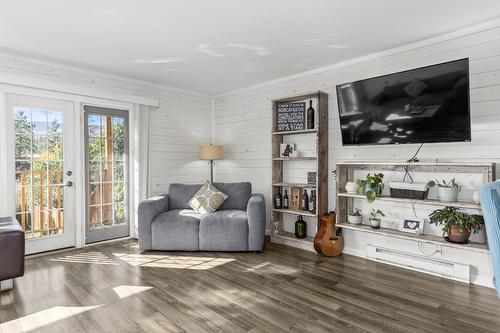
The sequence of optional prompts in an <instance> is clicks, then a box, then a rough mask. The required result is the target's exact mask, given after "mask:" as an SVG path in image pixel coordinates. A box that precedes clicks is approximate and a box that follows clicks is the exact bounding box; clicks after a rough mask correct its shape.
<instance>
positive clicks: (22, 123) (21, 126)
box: [14, 108, 31, 141]
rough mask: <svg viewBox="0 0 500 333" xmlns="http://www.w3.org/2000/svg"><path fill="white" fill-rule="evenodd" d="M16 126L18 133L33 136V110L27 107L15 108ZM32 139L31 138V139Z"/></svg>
mask: <svg viewBox="0 0 500 333" xmlns="http://www.w3.org/2000/svg"><path fill="white" fill-rule="evenodd" d="M14 128H15V131H16V134H18V135H21V136H23V135H24V136H30V137H31V111H30V109H27V108H15V111H14ZM30 141H31V139H30Z"/></svg>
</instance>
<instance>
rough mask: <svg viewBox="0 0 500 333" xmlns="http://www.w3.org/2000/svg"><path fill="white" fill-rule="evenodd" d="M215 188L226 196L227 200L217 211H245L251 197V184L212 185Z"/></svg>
mask: <svg viewBox="0 0 500 333" xmlns="http://www.w3.org/2000/svg"><path fill="white" fill-rule="evenodd" d="M214 185H215V187H217V188H218V189H219V190H221V191H222V192H224V193H226V194H227V195H228V198H227V199H226V201H224V203H223V204H222V206H221V207H220V208H219V210H225V209H238V210H246V209H247V204H248V200H249V199H250V196H251V195H252V184H251V183H249V182H241V183H217V182H215V183H214Z"/></svg>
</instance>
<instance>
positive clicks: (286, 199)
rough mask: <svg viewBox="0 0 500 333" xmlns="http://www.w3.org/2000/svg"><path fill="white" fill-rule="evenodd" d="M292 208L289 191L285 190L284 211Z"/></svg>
mask: <svg viewBox="0 0 500 333" xmlns="http://www.w3.org/2000/svg"><path fill="white" fill-rule="evenodd" d="M289 207H290V206H289V204H288V190H285V196H284V197H283V209H288V208H289Z"/></svg>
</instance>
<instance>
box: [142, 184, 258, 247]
mask: <svg viewBox="0 0 500 333" xmlns="http://www.w3.org/2000/svg"><path fill="white" fill-rule="evenodd" d="M214 185H215V187H217V188H218V189H220V190H221V191H222V192H224V193H226V194H227V195H228V196H229V197H228V198H227V199H226V201H224V204H223V205H222V206H221V207H220V208H219V209H218V210H217V211H215V212H213V213H210V214H208V215H205V216H200V215H199V214H198V213H196V212H195V211H193V210H192V209H191V208H190V207H189V205H188V202H189V200H190V199H191V198H192V197H193V195H194V194H195V193H196V192H197V191H198V190H199V188H200V187H201V185H200V184H198V185H185V184H171V185H170V188H169V193H168V194H166V195H162V196H158V197H154V198H151V199H147V200H144V201H142V202H141V203H140V204H139V223H138V224H139V247H140V249H141V250H167V251H169V250H171V251H262V249H263V246H264V234H265V228H266V206H265V201H264V196H263V195H262V194H257V193H254V194H252V185H251V184H250V183H214Z"/></svg>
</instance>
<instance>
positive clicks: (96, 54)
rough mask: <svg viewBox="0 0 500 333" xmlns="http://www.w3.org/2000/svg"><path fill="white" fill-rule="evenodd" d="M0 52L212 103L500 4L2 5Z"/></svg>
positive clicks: (195, 0)
mask: <svg viewBox="0 0 500 333" xmlns="http://www.w3.org/2000/svg"><path fill="white" fill-rule="evenodd" d="M0 8H1V9H0V49H2V50H4V51H9V52H14V53H18V54H21V55H26V56H33V57H37V58H41V59H45V60H53V61H57V62H60V63H64V64H69V65H76V66H79V67H83V68H87V69H92V70H99V71H101V72H105V73H110V74H118V75H122V76H126V77H129V78H134V79H140V80H145V81H149V82H153V83H159V84H164V85H169V86H173V87H178V88H182V89H187V90H192V91H197V92H201V93H207V94H217V93H221V92H226V91H231V90H234V89H238V88H242V87H245V86H249V85H253V84H257V83H261V82H265V81H269V80H272V79H276V78H280V77H283V76H287V75H292V74H296V73H300V72H304V71H307V70H311V69H315V68H319V67H323V66H326V65H330V64H334V63H337V62H340V61H343V60H347V59H351V58H355V57H359V56H363V55H366V54H370V53H373V52H377V51H382V50H385V49H389V48H393V47H396V46H400V45H404V44H407V43H411V42H415V41H418V40H422V39H426V38H429V37H432V36H436V35H440V34H443V33H446V32H449V31H453V30H457V29H459V28H463V27H467V26H471V25H474V24H478V23H481V22H484V21H488V20H491V19H495V18H498V17H500V1H499V0H475V1H470V0H440V1H436V0H418V1H416V0H378V1H372V0H307V1H306V0H301V1H299V0H165V1H160V0H84V1H68V0H43V1H40V0H3V1H2V4H1V7H0Z"/></svg>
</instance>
